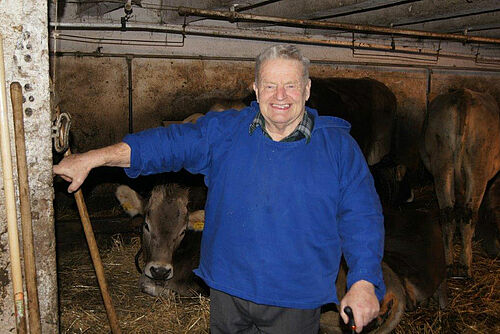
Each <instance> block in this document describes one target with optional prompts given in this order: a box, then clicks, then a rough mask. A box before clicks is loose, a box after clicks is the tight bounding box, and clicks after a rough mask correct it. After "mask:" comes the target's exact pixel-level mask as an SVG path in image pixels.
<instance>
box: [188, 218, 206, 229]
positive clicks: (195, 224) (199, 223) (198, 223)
mask: <svg viewBox="0 0 500 334" xmlns="http://www.w3.org/2000/svg"><path fill="white" fill-rule="evenodd" d="M191 227H192V228H193V230H195V231H203V227H205V222H204V221H203V220H199V221H195V222H193V224H192V225H191Z"/></svg>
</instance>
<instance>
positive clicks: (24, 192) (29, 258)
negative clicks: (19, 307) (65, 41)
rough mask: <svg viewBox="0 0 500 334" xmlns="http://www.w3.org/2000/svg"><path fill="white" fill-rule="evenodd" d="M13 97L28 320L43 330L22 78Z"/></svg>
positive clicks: (36, 332) (34, 330) (33, 333)
mask: <svg viewBox="0 0 500 334" xmlns="http://www.w3.org/2000/svg"><path fill="white" fill-rule="evenodd" d="M10 99H11V101H12V113H13V115H14V133H15V137H16V156H17V177H18V180H19V203H20V211H21V230H22V236H23V255H24V279H25V280H26V292H27V294H28V296H27V299H28V315H29V316H28V324H29V330H30V334H40V333H41V332H42V328H41V323H40V308H39V305H38V289H37V285H36V263H35V250H34V245H33V227H32V222H31V204H30V192H29V182H28V164H27V162H26V144H25V135H24V116H23V92H22V88H21V85H20V84H19V82H13V83H11V84H10Z"/></svg>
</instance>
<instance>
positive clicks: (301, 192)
mask: <svg viewBox="0 0 500 334" xmlns="http://www.w3.org/2000/svg"><path fill="white" fill-rule="evenodd" d="M258 108H259V106H258V104H257V103H255V102H253V103H252V105H251V106H250V107H247V108H245V109H243V110H242V111H239V112H238V111H235V110H229V111H225V112H220V113H212V112H209V113H207V115H206V116H204V117H202V118H200V119H199V120H198V122H197V123H196V124H174V125H170V126H169V127H166V128H156V129H151V130H146V131H143V132H140V133H137V134H133V135H128V136H126V137H125V138H124V142H126V143H127V144H128V145H129V146H130V147H131V149H132V153H131V166H130V168H127V169H126V170H125V171H126V173H127V175H128V176H130V177H136V176H138V175H147V174H153V173H161V172H167V171H178V170H180V169H181V168H185V169H186V170H188V171H189V172H191V173H201V174H203V175H204V176H205V183H206V185H207V186H208V189H209V190H208V197H207V202H206V205H205V227H204V231H203V239H202V244H201V260H200V265H199V268H198V269H196V270H195V273H196V274H197V275H198V276H200V277H201V278H202V279H203V280H204V281H205V282H206V283H207V284H208V285H209V286H210V287H212V288H214V289H217V290H221V291H224V292H226V293H228V294H231V295H234V296H237V297H239V298H243V299H246V300H250V301H252V302H254V303H258V304H266V305H274V306H280V307H291V308H301V309H310V308H316V307H319V306H321V305H323V304H326V303H330V302H335V303H338V302H339V301H338V299H337V295H336V291H335V279H336V277H337V273H338V269H339V262H340V258H341V255H342V253H343V254H344V257H345V258H346V261H347V263H348V266H349V273H348V280H347V284H348V287H350V286H351V285H352V284H353V283H355V282H356V281H358V280H362V279H363V280H366V281H369V282H371V283H373V284H374V285H375V292H376V295H377V297H378V298H379V299H381V298H382V297H383V295H384V293H385V286H384V283H383V279H382V270H381V261H382V255H383V241H384V228H383V216H382V209H381V206H380V202H379V199H378V196H377V193H376V191H375V188H374V185H373V179H372V176H371V174H370V172H369V170H368V166H367V164H366V161H365V159H364V157H363V155H362V153H361V150H360V149H359V147H358V145H357V144H356V142H355V141H354V139H353V138H352V137H351V136H350V135H349V129H350V125H349V123H348V122H346V121H344V120H342V119H339V118H334V117H326V116H318V114H317V112H316V110H314V109H309V108H308V109H307V111H308V112H310V113H311V114H312V115H313V117H314V120H315V122H314V129H313V133H312V136H311V140H310V142H309V143H306V140H305V139H301V140H298V141H294V142H275V141H273V140H271V139H270V138H268V137H266V136H265V135H263V133H262V131H260V130H256V131H254V132H253V133H252V134H249V125H250V123H251V122H252V120H253V119H254V117H255V115H256V113H257V112H258V111H259V109H258Z"/></svg>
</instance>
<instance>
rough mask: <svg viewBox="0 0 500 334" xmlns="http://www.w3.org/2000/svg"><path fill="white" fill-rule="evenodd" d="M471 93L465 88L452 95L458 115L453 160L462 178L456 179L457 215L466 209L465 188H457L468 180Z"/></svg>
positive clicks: (456, 170) (455, 176)
mask: <svg viewBox="0 0 500 334" xmlns="http://www.w3.org/2000/svg"><path fill="white" fill-rule="evenodd" d="M470 98H471V97H470V94H469V93H468V92H467V91H466V90H464V89H460V90H456V91H454V92H453V95H452V102H453V103H452V105H453V107H452V108H455V111H456V114H457V117H456V137H455V150H454V152H453V161H454V164H453V165H454V166H455V169H454V176H453V177H454V179H455V180H461V182H456V181H454V182H453V184H454V187H455V191H454V193H455V215H460V213H461V212H463V211H464V207H463V205H464V202H465V198H460V196H462V195H461V194H464V193H465V191H464V189H457V187H458V186H459V185H460V186H461V187H463V184H464V182H467V177H465V175H463V169H462V164H463V159H464V156H465V150H466V145H465V144H466V141H467V127H468V123H469V112H468V108H467V104H468V101H469V100H470Z"/></svg>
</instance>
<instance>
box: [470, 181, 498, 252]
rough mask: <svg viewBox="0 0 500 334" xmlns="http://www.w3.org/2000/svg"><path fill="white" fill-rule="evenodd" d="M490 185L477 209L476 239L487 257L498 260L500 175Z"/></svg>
mask: <svg viewBox="0 0 500 334" xmlns="http://www.w3.org/2000/svg"><path fill="white" fill-rule="evenodd" d="M490 183H491V185H490V186H489V187H488V189H487V190H486V194H485V195H484V197H483V202H482V203H481V206H480V207H479V221H478V222H477V227H476V238H477V239H479V240H480V241H481V242H482V244H483V247H484V249H485V250H486V253H488V255H489V256H491V257H493V258H500V174H497V176H496V177H495V178H494V180H493V182H490Z"/></svg>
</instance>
